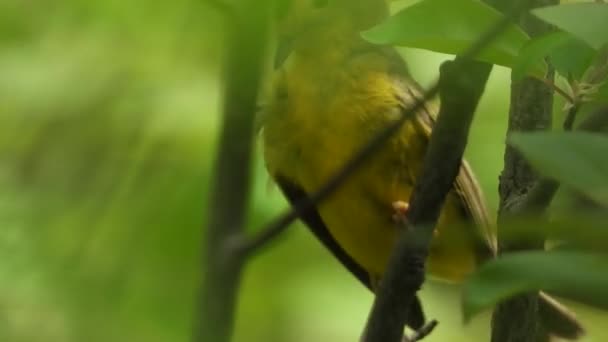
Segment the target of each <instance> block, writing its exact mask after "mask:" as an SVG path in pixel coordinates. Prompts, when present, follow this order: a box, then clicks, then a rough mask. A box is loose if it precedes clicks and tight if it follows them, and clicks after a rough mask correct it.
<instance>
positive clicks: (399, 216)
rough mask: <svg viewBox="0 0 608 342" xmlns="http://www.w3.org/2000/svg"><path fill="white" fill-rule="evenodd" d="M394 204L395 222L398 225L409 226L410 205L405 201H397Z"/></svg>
mask: <svg viewBox="0 0 608 342" xmlns="http://www.w3.org/2000/svg"><path fill="white" fill-rule="evenodd" d="M392 204H393V221H394V222H395V223H398V224H407V212H408V210H409V208H410V204H409V203H407V202H404V201H395V202H393V203H392Z"/></svg>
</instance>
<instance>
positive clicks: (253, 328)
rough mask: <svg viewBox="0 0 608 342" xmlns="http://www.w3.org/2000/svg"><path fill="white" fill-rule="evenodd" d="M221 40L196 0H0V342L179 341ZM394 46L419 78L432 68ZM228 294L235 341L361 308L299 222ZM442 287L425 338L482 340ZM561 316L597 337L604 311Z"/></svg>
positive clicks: (488, 136)
mask: <svg viewBox="0 0 608 342" xmlns="http://www.w3.org/2000/svg"><path fill="white" fill-rule="evenodd" d="M222 31H223V26H222V21H221V17H220V16H218V15H217V14H216V13H215V12H213V11H212V10H211V8H210V7H205V5H204V4H203V3H202V2H198V1H190V0H177V1H173V2H161V1H141V0H136V1H127V2H125V1H116V0H109V1H85V0H64V1H46V2H34V1H20V0H4V1H2V2H0V188H1V189H2V192H0V228H1V229H0V277H1V280H2V281H0V341H11V342H12V341H23V342H29V341H32V342H33V341H70V342H71V341H187V340H188V339H189V336H190V334H191V331H192V327H193V325H194V324H195V320H194V317H195V316H194V314H195V311H196V300H197V291H198V289H199V285H200V282H201V279H200V277H201V264H202V263H201V261H202V260H201V258H202V255H203V253H202V251H201V250H200V248H201V247H200V246H201V245H202V244H203V241H204V235H205V232H204V230H203V228H202V223H203V222H204V215H205V208H206V203H205V201H206V193H207V188H208V185H209V179H208V174H209V170H210V168H211V165H212V163H213V153H214V152H213V151H214V144H215V137H216V131H217V126H218V113H219V102H218V99H219V96H220V93H221V78H220V72H219V70H221V66H220V63H221V57H222V44H221V43H222V35H221V34H222ZM404 53H405V55H406V56H407V59H408V61H409V63H410V65H411V68H412V70H413V72H414V74H415V75H416V76H417V77H418V78H419V79H420V80H421V82H422V83H423V84H429V83H430V81H431V80H433V79H434V77H435V75H436V69H437V66H438V64H439V62H440V61H441V60H443V59H445V58H446V56H442V55H437V54H431V53H426V52H420V51H413V50H404ZM507 94H508V72H507V71H506V70H505V69H501V68H497V69H496V70H495V72H494V74H493V77H492V81H491V83H490V84H489V86H488V92H487V94H486V95H485V96H484V100H483V102H482V104H481V107H480V112H479V114H480V115H478V117H477V119H476V121H475V123H474V127H473V135H472V137H471V142H470V148H469V150H468V152H467V155H468V158H469V160H470V161H471V163H472V164H473V166H474V167H475V169H476V171H477V173H478V176H479V178H480V181H481V183H482V185H483V187H484V189H485V190H486V193H487V195H488V200H489V202H490V203H491V206H492V207H493V208H495V207H496V203H497V198H496V196H497V195H496V188H497V175H498V174H499V171H500V169H501V167H502V153H503V149H504V140H505V137H504V132H505V129H506V112H507V110H506V108H507V105H508V102H507V98H508V96H507ZM559 106H560V104H559V103H558V104H557V105H556V108H558V107H559ZM558 109H559V108H558ZM254 184H255V188H254V193H253V196H252V210H251V213H250V227H251V229H256V228H258V227H260V226H261V225H262V224H263V223H264V222H265V221H267V220H268V219H270V218H271V217H272V216H273V215H274V214H276V213H277V212H279V211H280V210H281V209H282V208H284V207H285V204H284V201H283V200H282V199H281V197H280V195H279V194H278V192H277V191H276V190H272V189H271V190H269V187H268V177H267V176H266V174H265V173H264V171H263V165H262V163H261V162H260V161H259V160H258V162H257V164H256V174H255V182H254ZM242 285H243V286H242V291H241V293H240V298H239V300H240V302H239V309H238V317H237V324H236V336H235V341H311V340H312V341H353V340H356V338H357V336H358V335H359V333H360V330H361V329H362V326H363V322H364V320H365V317H366V315H367V312H368V309H369V305H370V303H371V299H372V297H371V294H370V293H368V292H367V290H365V289H364V288H363V287H362V286H361V285H359V284H358V283H357V282H356V281H355V280H354V279H353V278H352V277H351V276H350V275H349V274H347V272H346V271H345V270H343V269H342V268H341V267H340V266H339V265H338V263H337V262H335V261H334V260H333V259H332V258H331V257H330V255H329V253H328V252H326V251H324V250H323V249H322V248H321V247H320V245H319V244H318V243H317V242H316V241H314V240H313V238H312V236H311V235H310V234H308V233H307V232H306V231H305V230H304V229H302V227H301V226H299V225H298V226H296V227H294V228H293V229H292V230H291V231H289V232H288V233H287V234H286V235H285V236H284V237H282V238H281V239H279V240H278V241H276V242H275V243H274V244H273V245H272V246H270V247H269V248H268V249H267V250H266V251H265V252H264V253H262V254H261V255H259V256H258V257H256V258H255V259H254V260H252V262H251V264H250V265H248V267H247V269H246V272H245V274H244V278H243V284H242ZM458 291H459V289H458V288H457V287H455V286H451V285H446V284H436V283H429V284H427V285H426V286H425V289H424V290H423V298H424V303H425V306H426V310H427V312H428V314H429V315H430V316H432V317H433V318H437V319H439V321H440V322H441V324H440V326H439V328H438V329H437V331H436V333H434V334H433V336H431V337H430V338H429V341H443V340H446V339H448V338H449V339H450V340H451V341H471V340H479V341H483V340H486V339H487V336H488V333H487V330H488V326H489V324H488V319H487V316H486V317H485V318H482V319H476V320H475V321H474V322H473V324H470V325H468V326H466V327H464V328H463V327H462V318H461V317H460V313H459V307H460V304H459V298H458ZM575 308H576V309H577V311H578V312H579V313H580V315H581V317H582V319H583V321H584V322H586V323H587V325H588V326H589V331H590V334H589V337H588V339H587V340H588V341H604V340H605V338H606V337H607V336H606V333H605V332H603V331H602V330H603V327H602V326H601V323H602V322H603V321H605V319H606V318H607V317H608V316H606V314H605V313H600V312H598V311H594V310H591V309H588V308H585V307H575Z"/></svg>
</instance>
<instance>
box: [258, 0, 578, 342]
mask: <svg viewBox="0 0 608 342" xmlns="http://www.w3.org/2000/svg"><path fill="white" fill-rule="evenodd" d="M285 3H286V5H285V11H284V12H283V13H281V14H280V24H279V27H278V31H279V34H280V42H279V47H278V48H277V63H276V64H277V67H279V70H278V71H277V77H276V80H275V83H274V86H273V94H272V97H271V99H270V101H269V104H268V106H267V107H266V109H265V113H264V117H263V119H262V125H263V140H264V156H265V160H266V166H267V169H268V171H269V173H270V175H271V176H272V178H273V179H274V180H275V181H276V182H277V183H278V185H279V187H280V188H281V190H282V191H283V193H284V194H285V196H286V197H287V198H288V200H289V201H290V202H291V203H292V204H294V203H297V202H298V201H300V200H302V199H303V198H306V196H308V195H310V194H311V193H314V192H315V191H317V190H318V189H319V188H321V187H322V186H323V185H324V184H325V183H326V182H327V181H328V180H329V179H330V177H332V176H333V175H334V174H335V173H336V171H338V170H339V169H340V168H341V167H342V166H343V165H344V164H345V163H346V162H347V161H348V160H349V159H350V158H352V157H353V156H354V155H355V154H356V153H357V151H359V150H360V149H361V148H362V147H363V146H364V145H365V144H366V143H367V142H369V141H370V139H371V138H372V137H373V136H374V135H375V134H377V133H378V132H379V131H381V130H382V129H383V128H385V127H386V126H387V125H388V124H390V123H391V122H393V121H394V120H398V119H399V118H400V116H401V115H402V114H403V112H404V110H406V109H407V107H408V106H410V105H411V104H412V103H413V101H415V99H416V98H419V97H421V93H422V91H421V88H420V86H419V85H418V84H417V83H416V81H414V80H413V79H412V77H411V76H410V73H409V72H408V69H407V67H406V65H405V63H404V61H403V60H402V58H401V57H400V56H399V55H398V53H397V52H396V51H395V50H394V49H393V48H392V47H387V46H378V45H373V44H371V43H369V42H366V41H365V40H363V39H362V38H361V36H360V32H361V31H362V30H365V29H368V28H370V27H372V26H374V25H375V24H377V23H379V22H380V21H382V20H383V19H384V18H386V17H387V16H388V15H389V9H388V4H387V2H386V1H385V0H357V1H355V0H292V1H288V2H285ZM286 57H289V60H287V61H286V62H285V58H286ZM283 62H285V63H283ZM435 113H436V110H435V108H433V107H431V106H428V105H427V106H426V107H425V108H424V109H423V110H420V111H419V112H418V113H417V114H416V115H415V116H413V117H412V119H410V120H408V121H406V122H405V123H404V124H403V126H402V127H401V128H400V130H399V131H398V132H397V134H395V135H394V136H393V137H392V138H390V139H389V140H388V141H387V142H386V144H384V145H383V147H382V148H380V150H379V151H377V152H376V153H375V154H374V155H373V156H371V157H370V158H369V160H368V161H367V163H365V164H364V165H363V166H362V167H360V168H359V169H357V170H355V171H354V172H353V173H352V174H351V175H350V176H349V177H348V178H347V179H346V180H345V181H344V183H343V184H342V185H341V186H340V187H339V189H338V190H336V191H335V192H334V193H333V194H332V195H330V196H329V197H328V198H327V199H326V200H325V201H322V202H321V203H319V204H318V205H317V207H316V208H314V209H312V210H308V211H306V212H304V213H303V214H302V215H301V219H302V221H303V222H304V223H305V224H306V225H307V226H308V227H309V228H310V229H311V231H312V232H313V233H314V235H316V237H317V238H318V239H319V240H320V241H321V242H322V243H323V244H324V245H325V247H327V248H328V249H329V250H330V251H331V252H332V253H333V255H334V256H335V257H337V258H338V259H339V260H340V261H341V263H342V264H343V265H344V266H345V267H346V268H347V269H348V270H349V271H350V272H351V273H353V274H354V275H355V276H356V277H357V278H358V279H359V280H360V281H361V282H362V283H363V284H365V285H366V286H367V287H368V288H370V289H371V290H372V291H373V290H375V289H376V286H377V283H378V280H379V279H380V278H381V277H382V275H383V273H384V271H385V268H386V265H387V263H388V260H389V257H390V254H391V250H392V247H393V245H394V244H395V242H396V238H397V234H398V229H399V228H398V227H399V224H398V222H399V221H401V220H404V219H407V206H408V204H407V201H408V200H409V197H410V194H411V193H412V190H413V187H414V184H415V182H416V179H417V178H418V177H419V176H420V175H419V173H420V170H421V167H422V163H423V160H424V155H425V152H426V148H427V145H428V142H429V137H430V133H431V129H432V127H433V122H434V115H435ZM464 223H471V224H470V225H467V224H464ZM491 227H492V225H491V223H490V220H489V216H488V212H487V209H486V207H485V204H484V199H483V197H482V194H481V192H480V189H479V185H478V184H477V182H476V180H475V177H474V175H473V173H472V171H471V169H470V167H469V166H468V164H467V163H466V162H465V161H463V162H462V166H461V169H460V173H459V175H458V177H457V179H456V181H455V183H454V188H453V190H452V191H451V193H450V194H449V195H448V197H447V199H446V202H445V205H444V207H443V210H442V213H441V217H440V219H439V222H438V224H437V226H436V228H435V237H434V239H433V242H432V244H431V246H430V254H429V256H428V259H427V269H428V271H429V273H430V274H431V275H432V276H434V277H436V278H440V279H444V280H447V281H452V282H458V281H461V280H462V279H463V278H464V277H465V276H466V275H467V274H469V273H470V272H472V271H473V270H474V268H475V267H476V265H477V264H479V263H480V262H483V261H484V260H487V259H489V258H492V257H493V256H494V255H495V251H496V246H495V234H494V232H493V230H492V229H491ZM541 298H542V300H541V312H543V313H546V316H550V319H547V320H546V321H547V322H549V324H550V325H551V326H549V327H548V328H549V330H551V331H552V332H553V333H555V334H557V335H561V336H564V337H568V338H574V337H576V336H578V335H579V334H580V333H581V331H582V330H581V328H580V326H579V324H578V322H576V320H574V318H572V317H571V315H570V314H569V313H568V312H567V310H565V309H564V308H563V307H562V306H561V305H559V304H557V302H555V301H553V300H550V299H549V298H548V297H544V296H543V297H541ZM555 317H557V318H561V319H557V320H555V319H554V318H555ZM424 320H425V319H424V314H423V311H422V306H421V305H420V302H419V300H416V301H415V303H414V304H413V306H412V308H411V309H410V314H409V321H408V322H407V324H408V325H409V326H410V327H412V328H413V329H418V328H420V327H421V326H422V325H423V324H424ZM556 322H557V323H556ZM553 325H556V326H553Z"/></svg>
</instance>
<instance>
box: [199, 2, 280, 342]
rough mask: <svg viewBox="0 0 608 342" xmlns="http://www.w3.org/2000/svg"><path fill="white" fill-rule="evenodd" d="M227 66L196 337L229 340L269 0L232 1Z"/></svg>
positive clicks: (239, 264)
mask: <svg viewBox="0 0 608 342" xmlns="http://www.w3.org/2000/svg"><path fill="white" fill-rule="evenodd" d="M235 6H238V7H235V8H234V12H233V14H234V15H233V16H231V17H230V19H231V21H230V22H228V25H226V26H227V28H228V29H229V30H230V32H229V33H230V36H229V37H228V51H227V56H226V65H225V68H226V69H225V93H224V104H223V122H222V128H221V136H220V141H219V147H218V150H217V155H216V163H215V170H214V176H213V180H214V181H213V187H212V190H211V198H210V201H209V203H210V205H209V208H208V209H209V211H208V221H207V224H206V234H205V235H206V258H205V260H203V262H204V264H203V265H204V266H203V267H204V269H203V271H204V278H203V287H202V293H201V298H200V300H201V302H200V303H199V304H200V310H201V311H200V314H201V318H200V319H199V320H198V321H197V322H196V327H195V332H194V341H199V342H202V341H214V342H226V341H229V339H230V336H231V331H232V322H233V317H234V308H235V302H236V296H237V291H238V286H239V281H240V274H241V268H242V264H243V262H244V258H243V257H242V256H241V255H240V254H239V253H234V248H232V247H233V244H232V242H233V239H234V237H236V236H239V235H241V234H242V233H243V232H244V223H245V222H244V221H245V216H246V207H247V202H248V195H249V189H250V178H251V175H250V173H251V172H250V171H251V159H252V142H253V133H254V113H255V108H256V99H257V95H258V88H259V85H260V81H261V74H262V65H263V60H264V52H265V50H266V39H267V25H268V23H269V10H270V8H271V6H270V4H269V2H268V1H259V0H243V1H240V2H239V3H238V4H235Z"/></svg>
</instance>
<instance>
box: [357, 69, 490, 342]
mask: <svg viewBox="0 0 608 342" xmlns="http://www.w3.org/2000/svg"><path fill="white" fill-rule="evenodd" d="M491 69H492V66H491V65H490V64H487V63H482V62H475V61H471V60H467V59H462V58H456V60H455V61H452V62H446V63H444V64H443V65H442V66H441V74H440V80H439V85H440V98H441V109H440V111H439V116H438V119H437V123H436V125H435V127H434V128H433V133H432V137H431V141H430V143H429V148H428V152H427V154H426V158H425V161H424V166H423V168H422V172H421V174H422V176H421V178H420V179H419V180H418V182H417V183H416V186H415V188H414V192H413V194H412V197H411V198H410V202H409V203H410V206H409V209H408V220H409V225H408V226H407V227H406V229H404V230H403V231H402V233H401V234H400V237H399V240H398V243H397V245H396V247H395V248H394V250H393V254H392V256H391V259H390V261H389V264H388V268H387V272H386V273H385V274H384V277H383V279H382V280H381V282H380V287H379V291H378V292H377V296H376V300H375V302H374V305H373V307H372V311H371V314H370V316H369V320H368V323H367V327H366V330H365V333H364V337H363V341H366V342H376V341H399V340H400V339H401V337H402V335H403V327H404V322H405V321H406V320H407V315H408V312H407V309H408V308H409V307H410V306H411V303H412V301H413V300H414V297H415V296H416V292H417V291H418V290H419V289H420V287H421V286H422V283H423V282H424V263H425V259H426V257H427V255H428V249H429V244H430V241H431V239H432V237H433V228H434V226H435V224H436V222H437V220H438V218H439V214H440V212H441V208H442V206H443V202H444V200H445V197H446V196H447V194H448V192H449V191H450V190H451V189H452V187H453V184H454V180H455V179H456V176H457V174H458V171H459V169H460V164H461V160H462V155H463V153H464V149H465V146H466V142H467V139H468V134H469V127H470V124H471V121H472V119H473V113H474V112H475V109H476V108H477V104H478V102H479V99H480V97H481V95H482V93H483V90H484V88H485V84H486V81H487V79H488V77H489V75H490V71H491Z"/></svg>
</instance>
